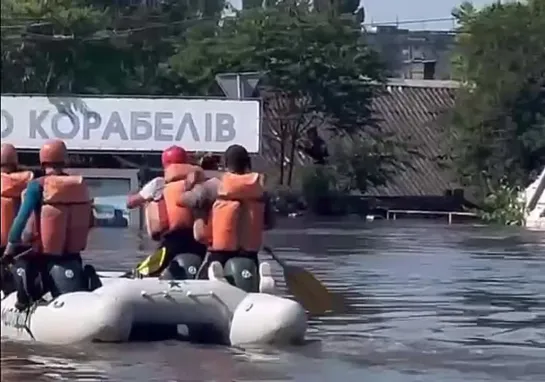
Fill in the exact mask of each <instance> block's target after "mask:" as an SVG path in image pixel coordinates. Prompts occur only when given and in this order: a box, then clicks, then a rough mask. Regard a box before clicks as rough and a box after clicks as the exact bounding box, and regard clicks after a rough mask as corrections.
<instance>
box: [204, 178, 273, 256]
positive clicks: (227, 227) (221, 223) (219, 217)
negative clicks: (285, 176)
mask: <svg viewBox="0 0 545 382" xmlns="http://www.w3.org/2000/svg"><path fill="white" fill-rule="evenodd" d="M264 194H265V189H264V187H263V176H262V175H260V174H258V173H249V174H244V175H238V174H233V173H225V174H224V175H223V176H222V178H221V183H220V185H219V188H218V196H217V199H216V201H215V202H214V204H213V206H212V211H211V212H210V216H209V219H208V224H207V230H208V232H209V235H210V237H209V239H208V243H209V249H210V250H211V251H220V252H221V251H247V252H254V251H259V250H260V249H261V245H262V243H263V230H264V226H265V201H264Z"/></svg>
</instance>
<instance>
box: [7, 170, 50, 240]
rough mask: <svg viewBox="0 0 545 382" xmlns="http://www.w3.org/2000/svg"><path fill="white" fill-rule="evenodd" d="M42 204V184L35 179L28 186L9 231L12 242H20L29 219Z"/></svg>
mask: <svg viewBox="0 0 545 382" xmlns="http://www.w3.org/2000/svg"><path fill="white" fill-rule="evenodd" d="M41 204H42V186H41V185H40V183H38V182H37V181H35V180H33V181H32V182H30V183H29V184H28V186H27V188H26V193H25V199H24V200H23V203H22V204H21V208H19V211H18V212H17V217H16V218H15V220H14V222H13V225H12V226H11V229H10V231H9V237H8V241H9V242H10V243H14V244H15V243H19V242H20V241H21V236H22V235H23V231H24V230H25V228H26V224H27V222H28V219H30V217H31V216H32V213H33V212H35V211H39V209H40V207H41Z"/></svg>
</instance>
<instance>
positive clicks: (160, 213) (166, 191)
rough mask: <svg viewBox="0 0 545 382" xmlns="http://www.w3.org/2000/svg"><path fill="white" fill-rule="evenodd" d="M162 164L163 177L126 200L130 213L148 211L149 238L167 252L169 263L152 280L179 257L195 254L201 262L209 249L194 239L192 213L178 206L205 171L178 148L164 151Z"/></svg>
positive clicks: (146, 218)
mask: <svg viewBox="0 0 545 382" xmlns="http://www.w3.org/2000/svg"><path fill="white" fill-rule="evenodd" d="M161 162H162V166H163V170H164V175H163V177H158V178H155V179H152V180H151V181H150V182H148V183H147V184H146V185H145V186H144V187H143V188H142V189H141V190H140V191H139V192H138V193H136V194H134V195H130V196H129V198H128V200H127V208H129V209H133V208H139V207H142V206H144V207H145V220H146V227H147V230H148V234H149V235H150V237H151V238H152V239H153V240H156V241H159V247H160V248H161V247H164V248H165V249H166V261H164V262H163V264H161V266H160V267H159V269H157V270H155V271H154V272H153V274H152V275H150V276H153V275H158V274H161V273H162V272H163V270H165V268H166V267H167V266H168V265H169V264H170V262H171V260H172V259H173V258H174V257H175V256H176V255H178V254H182V253H192V254H196V255H198V256H199V257H201V259H204V256H205V254H206V246H204V245H203V244H201V243H199V242H197V241H196V240H195V239H194V237H193V223H194V221H195V219H194V217H193V213H192V211H191V210H190V209H189V208H185V207H181V206H178V204H177V201H178V198H179V195H180V194H182V193H183V192H184V191H185V190H186V189H188V188H189V189H190V188H191V187H192V186H193V185H192V184H190V183H189V182H190V181H191V182H196V181H201V180H203V179H204V173H203V171H202V168H200V167H199V166H194V165H191V164H189V163H188V155H187V153H186V151H185V150H184V149H183V148H182V147H179V146H171V147H169V148H167V149H166V150H164V151H163V153H162V155H161ZM190 174H193V175H192V176H191V177H189V178H188V175H190Z"/></svg>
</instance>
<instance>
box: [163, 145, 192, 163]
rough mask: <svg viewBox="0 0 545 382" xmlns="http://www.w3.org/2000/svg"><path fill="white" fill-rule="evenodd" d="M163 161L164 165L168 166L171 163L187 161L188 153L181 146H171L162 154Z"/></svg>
mask: <svg viewBox="0 0 545 382" xmlns="http://www.w3.org/2000/svg"><path fill="white" fill-rule="evenodd" d="M161 162H162V164H163V167H167V166H168V165H171V164H184V163H187V153H186V151H185V150H184V149H183V148H181V147H180V146H170V147H169V148H167V149H165V150H164V151H163V154H162V155H161Z"/></svg>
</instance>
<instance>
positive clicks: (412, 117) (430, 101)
mask: <svg viewBox="0 0 545 382" xmlns="http://www.w3.org/2000/svg"><path fill="white" fill-rule="evenodd" d="M458 87H459V85H458V83H457V82H455V81H436V80H398V79H395V80H391V81H389V85H388V86H387V92H385V94H383V95H381V96H379V97H377V98H375V100H374V102H373V110H374V111H375V117H376V118H377V119H378V120H379V122H378V124H379V126H380V127H381V128H382V129H383V131H385V132H389V133H394V134H395V135H396V136H397V137H398V138H399V139H401V140H403V141H405V142H408V143H409V144H410V145H411V146H414V147H415V148H416V149H417V152H418V153H419V155H418V156H414V157H413V158H412V160H411V162H412V167H413V168H407V169H406V170H405V171H403V172H400V173H399V174H398V175H397V176H395V177H394V179H392V181H391V182H389V183H388V185H387V186H385V187H377V188H376V189H374V190H371V191H370V192H369V194H371V195H376V196H409V195H410V196H416V195H426V196H430V195H444V193H445V191H446V190H448V189H454V188H457V187H459V186H458V185H457V183H456V182H455V176H454V173H453V172H452V171H451V170H450V171H449V170H448V169H447V168H445V163H444V162H443V161H442V157H443V156H444V155H445V154H446V150H447V148H446V147H445V145H444V142H445V141H446V139H447V138H448V136H447V132H446V126H447V124H448V116H449V112H450V110H452V108H453V106H454V97H455V92H456V89H457V88H458Z"/></svg>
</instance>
